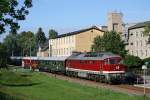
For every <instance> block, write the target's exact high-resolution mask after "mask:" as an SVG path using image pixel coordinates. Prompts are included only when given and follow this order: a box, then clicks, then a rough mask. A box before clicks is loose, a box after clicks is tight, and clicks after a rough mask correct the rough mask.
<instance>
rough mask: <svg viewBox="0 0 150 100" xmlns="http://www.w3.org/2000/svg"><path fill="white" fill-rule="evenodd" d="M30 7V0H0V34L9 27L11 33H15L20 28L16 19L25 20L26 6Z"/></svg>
mask: <svg viewBox="0 0 150 100" xmlns="http://www.w3.org/2000/svg"><path fill="white" fill-rule="evenodd" d="M30 7H32V0H24V3H23V4H21V2H20V3H19V1H18V0H0V34H2V33H4V32H5V30H6V29H8V28H10V31H11V33H16V31H17V30H18V29H19V28H20V26H19V24H18V20H25V16H26V15H28V13H29V11H28V8H30Z"/></svg>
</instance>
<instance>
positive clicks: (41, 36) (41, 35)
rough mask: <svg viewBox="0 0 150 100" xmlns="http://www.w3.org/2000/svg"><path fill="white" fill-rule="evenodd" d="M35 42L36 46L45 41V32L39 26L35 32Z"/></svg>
mask: <svg viewBox="0 0 150 100" xmlns="http://www.w3.org/2000/svg"><path fill="white" fill-rule="evenodd" d="M36 42H37V44H38V46H39V45H40V46H41V45H43V44H44V43H45V42H46V37H45V33H44V32H43V31H42V28H41V27H40V28H39V29H38V32H37V33H36Z"/></svg>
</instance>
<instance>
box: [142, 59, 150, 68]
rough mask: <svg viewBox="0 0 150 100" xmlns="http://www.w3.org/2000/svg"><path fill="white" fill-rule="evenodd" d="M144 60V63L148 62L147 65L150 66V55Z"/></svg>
mask: <svg viewBox="0 0 150 100" xmlns="http://www.w3.org/2000/svg"><path fill="white" fill-rule="evenodd" d="M143 62H144V63H145V62H148V65H147V67H148V68H150V57H149V58H145V59H143Z"/></svg>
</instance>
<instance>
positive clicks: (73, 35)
mask: <svg viewBox="0 0 150 100" xmlns="http://www.w3.org/2000/svg"><path fill="white" fill-rule="evenodd" d="M103 34H104V31H103V30H101V29H99V28H98V27H96V26H92V27H90V28H86V29H82V30H78V31H74V32H70V33H67V34H62V35H59V36H57V37H56V38H55V39H50V40H49V56H53V57H61V56H70V55H71V54H72V52H73V51H79V52H89V51H91V46H92V44H93V41H94V38H95V37H96V36H102V35H103Z"/></svg>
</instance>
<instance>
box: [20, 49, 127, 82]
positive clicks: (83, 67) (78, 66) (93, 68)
mask: <svg viewBox="0 0 150 100" xmlns="http://www.w3.org/2000/svg"><path fill="white" fill-rule="evenodd" d="M21 59H22V66H23V67H24V68H32V69H33V70H34V69H39V71H46V72H51V73H57V74H63V75H67V76H70V77H80V78H84V79H89V80H94V81H99V82H105V83H119V82H120V81H121V80H122V77H123V75H124V73H125V66H124V65H123V64H121V61H122V58H121V56H119V55H116V54H113V53H110V52H73V53H72V55H71V56H69V57H23V58H21Z"/></svg>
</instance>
